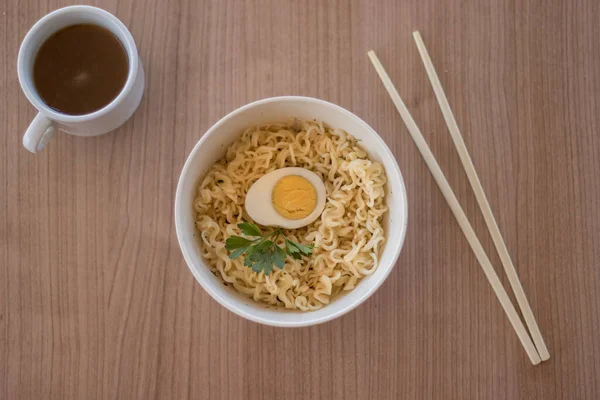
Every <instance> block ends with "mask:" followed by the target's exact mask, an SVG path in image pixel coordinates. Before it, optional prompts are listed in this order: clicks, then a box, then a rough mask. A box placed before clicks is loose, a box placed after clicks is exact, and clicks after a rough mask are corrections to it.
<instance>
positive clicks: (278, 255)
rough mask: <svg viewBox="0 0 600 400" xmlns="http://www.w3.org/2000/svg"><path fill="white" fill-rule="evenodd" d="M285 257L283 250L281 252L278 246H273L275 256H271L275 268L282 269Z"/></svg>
mask: <svg viewBox="0 0 600 400" xmlns="http://www.w3.org/2000/svg"><path fill="white" fill-rule="evenodd" d="M285 257H286V254H285V250H283V249H282V248H281V247H279V246H275V254H274V255H273V261H274V262H275V265H276V266H277V268H279V269H283V266H284V265H285Z"/></svg>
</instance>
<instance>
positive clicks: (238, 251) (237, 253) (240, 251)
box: [229, 247, 246, 260]
mask: <svg viewBox="0 0 600 400" xmlns="http://www.w3.org/2000/svg"><path fill="white" fill-rule="evenodd" d="M245 251H246V247H240V248H239V249H235V250H234V251H232V252H231V254H230V255H229V258H231V259H232V260H235V259H236V258H238V257H239V256H241V255H242V254H244V252H245Z"/></svg>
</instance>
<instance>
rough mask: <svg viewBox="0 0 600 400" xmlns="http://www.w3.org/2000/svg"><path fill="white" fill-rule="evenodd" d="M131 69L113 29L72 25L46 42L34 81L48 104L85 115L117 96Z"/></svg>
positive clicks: (69, 112)
mask: <svg viewBox="0 0 600 400" xmlns="http://www.w3.org/2000/svg"><path fill="white" fill-rule="evenodd" d="M128 69H129V62H128V58H127V53H126V52H125V49H124V48H123V45H122V44H121V42H120V41H119V39H117V38H116V37H115V35H113V34H112V33H111V32H110V31H108V30H107V29H105V28H103V27H101V26H98V25H92V24H80V25H72V26H68V27H66V28H63V29H61V30H59V31H58V32H56V33H55V34H53V35H52V36H50V37H49V38H48V39H47V40H46V41H45V42H44V43H43V44H42V46H41V47H40V49H39V51H38V53H37V55H36V57H35V62H34V66H33V81H34V84H35V87H36V89H37V92H38V94H39V95H40V97H41V98H42V100H43V101H44V102H45V103H46V104H47V105H49V106H50V107H52V108H53V109H55V110H56V111H58V112H61V113H64V114H70V115H83V114H89V113H92V112H94V111H97V110H99V109H101V108H102V107H104V106H106V105H107V104H109V103H110V102H111V101H113V100H114V99H115V97H117V95H118V94H119V93H120V92H121V90H122V89H123V86H125V81H126V80H127V73H128Z"/></svg>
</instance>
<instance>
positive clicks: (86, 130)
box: [17, 6, 144, 153]
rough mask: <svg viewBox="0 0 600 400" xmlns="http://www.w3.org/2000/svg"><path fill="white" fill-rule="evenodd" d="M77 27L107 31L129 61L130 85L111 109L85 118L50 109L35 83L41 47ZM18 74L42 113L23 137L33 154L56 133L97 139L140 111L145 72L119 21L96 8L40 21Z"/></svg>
mask: <svg viewBox="0 0 600 400" xmlns="http://www.w3.org/2000/svg"><path fill="white" fill-rule="evenodd" d="M76 24H94V25H99V26H101V27H103V28H105V29H108V30H109V31H110V32H112V33H113V34H114V35H115V36H116V37H117V38H118V39H119V40H120V41H121V43H122V44H123V47H124V48H125V51H126V52H127V57H128V59H129V71H128V75H127V81H126V82H125V86H123V89H122V90H121V92H120V93H119V94H118V95H117V97H115V99H114V100H113V101H112V102H110V103H109V104H108V105H106V106H104V107H103V108H101V109H99V110H97V111H94V112H92V113H90V114H85V115H68V114H63V113H60V112H58V111H56V110H54V109H52V108H50V107H49V106H48V105H47V104H46V103H45V102H44V101H43V100H42V99H41V98H40V96H39V94H38V93H37V90H36V88H35V85H34V82H33V64H34V61H35V56H36V54H37V51H38V50H39V48H40V46H41V45H42V44H43V43H44V41H45V40H46V39H48V37H50V36H51V35H52V34H53V33H55V32H57V31H58V30H60V29H62V28H64V27H67V26H70V25H76ZM17 70H18V74H19V83H20V84H21V88H22V89H23V92H24V93H25V96H27V98H28V99H29V101H30V102H31V104H33V106H34V107H35V108H37V109H38V111H39V113H38V115H37V116H36V117H35V118H34V119H33V121H32V122H31V124H30V125H29V128H27V131H26V132H25V136H23V146H25V148H26V149H27V150H29V151H31V152H32V153H37V152H39V151H40V150H42V149H43V148H44V147H45V146H46V144H47V143H48V141H49V140H50V138H51V137H52V135H53V133H54V132H55V131H56V130H57V129H58V130H61V131H63V132H66V133H69V134H71V135H76V136H96V135H102V134H103V133H108V132H110V131H112V130H114V129H116V128H118V127H119V126H121V125H123V124H124V123H125V121H127V120H128V119H129V117H131V115H132V114H133V113H134V111H135V110H136V109H137V107H138V105H139V104H140V101H141V99H142V94H143V93H144V69H143V67H142V62H141V61H140V59H139V57H138V52H137V48H136V46H135V42H134V40H133V37H132V36H131V33H130V32H129V30H127V28H126V27H125V25H123V23H122V22H121V21H119V19H118V18H117V17H115V16H114V15H112V14H111V13H109V12H107V11H104V10H102V9H100V8H96V7H90V6H70V7H65V8H61V9H59V10H56V11H53V12H51V13H50V14H48V15H46V16H45V17H43V18H42V19H40V20H39V21H38V22H37V23H36V24H35V25H34V26H33V27H32V28H31V30H30V31H29V32H28V33H27V35H26V36H25V39H23V43H22V44H21V48H20V49H19V57H18V61H17Z"/></svg>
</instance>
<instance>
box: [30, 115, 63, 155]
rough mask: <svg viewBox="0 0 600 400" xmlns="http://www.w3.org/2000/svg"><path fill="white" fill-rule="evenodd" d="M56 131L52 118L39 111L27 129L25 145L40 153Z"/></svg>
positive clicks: (31, 150)
mask: <svg viewBox="0 0 600 400" xmlns="http://www.w3.org/2000/svg"><path fill="white" fill-rule="evenodd" d="M54 131H55V128H54V126H53V122H52V120H51V119H49V118H47V117H45V116H44V115H42V113H38V115H36V116H35V118H34V119H33V121H31V124H30V125H29V128H27V131H25V135H24V136H23V146H25V148H26V149H27V150H29V151H30V152H32V153H38V152H39V151H41V150H42V149H43V148H44V147H46V145H47V144H48V142H49V141H50V139H52V135H53V134H54Z"/></svg>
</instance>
